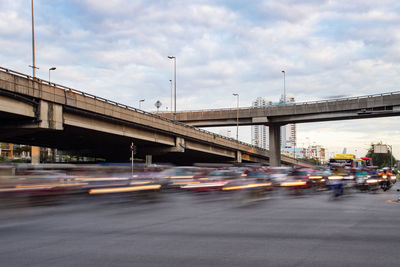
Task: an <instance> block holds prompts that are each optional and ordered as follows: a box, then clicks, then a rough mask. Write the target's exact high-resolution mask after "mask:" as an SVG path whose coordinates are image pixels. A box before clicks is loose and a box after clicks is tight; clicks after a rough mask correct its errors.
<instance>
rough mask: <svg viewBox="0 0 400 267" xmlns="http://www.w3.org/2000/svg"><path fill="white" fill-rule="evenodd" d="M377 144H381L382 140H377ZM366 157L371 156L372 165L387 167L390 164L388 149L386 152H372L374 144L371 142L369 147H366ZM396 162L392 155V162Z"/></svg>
mask: <svg viewBox="0 0 400 267" xmlns="http://www.w3.org/2000/svg"><path fill="white" fill-rule="evenodd" d="M378 145H382V142H379V143H378ZM365 157H367V158H372V162H373V163H374V166H378V167H379V168H383V167H389V166H390V151H388V153H385V154H383V153H374V144H371V147H370V148H369V149H368V153H367V155H365ZM395 162H396V159H395V157H393V164H394V163H395Z"/></svg>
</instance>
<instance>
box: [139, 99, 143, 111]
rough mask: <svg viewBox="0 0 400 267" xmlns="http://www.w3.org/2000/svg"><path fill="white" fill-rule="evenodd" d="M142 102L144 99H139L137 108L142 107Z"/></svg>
mask: <svg viewBox="0 0 400 267" xmlns="http://www.w3.org/2000/svg"><path fill="white" fill-rule="evenodd" d="M142 102H144V99H140V100H139V109H142Z"/></svg>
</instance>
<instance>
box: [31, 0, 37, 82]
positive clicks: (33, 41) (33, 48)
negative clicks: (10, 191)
mask: <svg viewBox="0 0 400 267" xmlns="http://www.w3.org/2000/svg"><path fill="white" fill-rule="evenodd" d="M31 4H32V66H30V67H32V77H33V78H35V76H36V65H35V20H34V15H33V14H34V12H33V0H31Z"/></svg>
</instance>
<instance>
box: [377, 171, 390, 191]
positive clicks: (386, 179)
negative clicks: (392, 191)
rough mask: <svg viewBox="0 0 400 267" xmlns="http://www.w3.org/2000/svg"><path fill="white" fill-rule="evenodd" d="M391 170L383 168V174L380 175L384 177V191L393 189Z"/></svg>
mask: <svg viewBox="0 0 400 267" xmlns="http://www.w3.org/2000/svg"><path fill="white" fill-rule="evenodd" d="M388 170H389V168H387V167H385V168H383V170H382V172H381V173H379V175H380V176H381V177H382V189H383V190H384V191H386V190H388V189H389V188H390V187H391V181H390V175H391V174H390V173H389V171H388Z"/></svg>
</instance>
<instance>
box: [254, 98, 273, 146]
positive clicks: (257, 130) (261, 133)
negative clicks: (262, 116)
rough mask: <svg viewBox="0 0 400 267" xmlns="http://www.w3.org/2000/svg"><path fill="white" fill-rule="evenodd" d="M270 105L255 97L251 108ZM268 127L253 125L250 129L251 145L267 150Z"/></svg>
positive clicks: (270, 103) (269, 102)
mask: <svg viewBox="0 0 400 267" xmlns="http://www.w3.org/2000/svg"><path fill="white" fill-rule="evenodd" d="M269 105H272V102H271V101H267V100H266V99H265V98H262V97H257V98H256V100H254V101H253V103H252V107H266V106H269ZM268 138H269V136H268V127H267V126H265V125H253V126H252V127H251V144H252V145H254V146H258V147H261V148H264V149H268V148H269V142H268Z"/></svg>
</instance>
